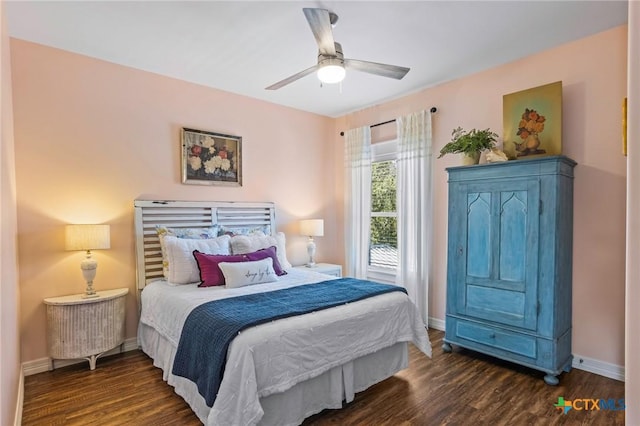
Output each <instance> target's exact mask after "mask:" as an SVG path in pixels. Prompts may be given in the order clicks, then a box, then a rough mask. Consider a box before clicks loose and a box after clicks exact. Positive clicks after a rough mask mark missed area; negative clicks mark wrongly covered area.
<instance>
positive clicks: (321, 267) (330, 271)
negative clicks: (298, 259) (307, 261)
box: [295, 263, 342, 277]
mask: <svg viewBox="0 0 640 426" xmlns="http://www.w3.org/2000/svg"><path fill="white" fill-rule="evenodd" d="M295 268H296V269H300V270H301V271H313V272H320V273H321V274H327V275H331V276H333V277H342V266H341V265H335V264H333V263H316V266H314V267H312V268H308V267H306V266H305V265H302V266H296V267H295Z"/></svg>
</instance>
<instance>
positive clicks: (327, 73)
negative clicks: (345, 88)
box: [318, 64, 346, 84]
mask: <svg viewBox="0 0 640 426" xmlns="http://www.w3.org/2000/svg"><path fill="white" fill-rule="evenodd" d="M345 74H346V72H345V69H344V66H342V64H327V65H324V66H321V67H320V68H318V79H319V80H320V81H321V82H323V83H326V84H334V83H340V82H341V81H342V80H344V76H345Z"/></svg>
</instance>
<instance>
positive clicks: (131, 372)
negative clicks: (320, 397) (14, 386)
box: [23, 331, 624, 426]
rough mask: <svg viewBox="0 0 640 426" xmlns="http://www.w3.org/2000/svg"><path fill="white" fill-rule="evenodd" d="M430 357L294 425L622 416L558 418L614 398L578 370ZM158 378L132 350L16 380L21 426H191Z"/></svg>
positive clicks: (418, 357)
mask: <svg viewBox="0 0 640 426" xmlns="http://www.w3.org/2000/svg"><path fill="white" fill-rule="evenodd" d="M429 335H430V338H431V342H432V344H433V349H434V350H433V359H428V358H426V357H425V356H424V355H422V354H421V353H420V352H418V350H417V349H415V348H414V347H412V348H411V353H410V366H409V368H408V369H406V370H404V371H402V372H400V373H398V374H397V375H395V376H394V377H392V378H389V379H387V380H385V381H384V382H382V383H379V384H377V385H375V386H372V387H371V388H369V389H367V390H366V391H364V392H361V393H359V394H358V395H356V398H355V400H354V401H353V402H352V403H350V404H347V405H346V406H345V407H344V408H343V409H341V410H325V411H323V412H322V413H320V414H317V415H315V416H313V417H311V418H309V419H307V420H306V421H305V422H304V425H307V426H310V425H313V426H320V425H394V426H395V425H445V424H448V425H470V424H475V425H556V424H557V425H574V424H575V425H607V426H608V425H623V424H624V411H606V410H599V411H584V410H583V411H577V410H571V411H569V412H568V413H567V414H566V415H565V414H561V413H560V412H559V411H558V410H556V408H555V407H554V404H555V403H556V402H557V401H558V397H560V396H562V397H564V399H565V400H574V399H582V398H590V399H600V398H604V399H616V400H617V399H622V398H624V383H622V382H618V381H615V380H612V379H607V378H604V377H601V376H598V375H594V374H590V373H586V372H584V371H580V370H572V371H571V372H570V373H568V374H567V373H565V374H563V375H562V376H561V379H560V385H559V386H557V387H551V386H547V385H546V384H545V383H544V382H543V380H542V377H543V376H544V374H543V373H541V372H538V371H535V370H530V369H527V368H524V367H520V366H517V365H514V364H510V363H507V362H503V361H499V360H496V359H494V358H491V357H486V356H483V355H480V354H477V353H475V352H471V351H467V350H463V349H457V348H456V349H455V350H454V353H452V354H445V353H443V352H442V349H441V348H440V346H441V344H442V336H443V333H442V332H439V331H430V332H429ZM198 424H200V422H199V421H198V419H197V417H196V416H195V415H194V414H193V413H192V412H191V410H190V408H189V407H188V405H187V404H186V403H185V402H184V401H183V400H182V398H181V397H179V396H178V395H176V394H175V393H174V392H173V388H171V387H170V386H168V385H167V384H166V383H165V382H164V381H163V380H162V372H161V370H160V369H158V368H155V367H154V366H153V364H152V361H151V360H150V359H149V358H148V357H147V356H146V355H145V354H144V353H142V352H141V351H131V352H127V353H124V354H120V355H114V356H111V357H107V358H104V359H99V360H98V367H97V369H96V370H94V371H89V369H88V365H87V364H86V363H85V364H76V365H72V366H69V367H64V368H61V369H58V370H55V371H52V372H46V373H40V374H37V375H33V376H29V377H26V378H25V395H24V409H23V425H25V426H29V425H38V426H39V425H198Z"/></svg>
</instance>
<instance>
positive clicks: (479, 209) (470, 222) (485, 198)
mask: <svg viewBox="0 0 640 426" xmlns="http://www.w3.org/2000/svg"><path fill="white" fill-rule="evenodd" d="M491 195H492V194H491V193H490V192H484V193H478V192H473V193H469V194H468V195H467V259H466V261H467V275H468V276H470V277H479V278H489V274H490V273H491V262H492V252H491V233H492V229H491Z"/></svg>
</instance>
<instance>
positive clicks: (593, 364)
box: [571, 354, 624, 382]
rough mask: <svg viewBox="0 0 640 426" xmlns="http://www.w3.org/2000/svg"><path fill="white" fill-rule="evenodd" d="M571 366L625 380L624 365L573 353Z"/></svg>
mask: <svg viewBox="0 0 640 426" xmlns="http://www.w3.org/2000/svg"><path fill="white" fill-rule="evenodd" d="M571 367H573V368H576V369H578V370H584V371H588V372H589V373H593V374H598V375H600V376H604V377H608V378H610V379H614V380H619V381H621V382H624V366H621V365H616V364H610V363H608V362H604V361H599V360H597V359H593V358H587V357H586V356H581V355H578V354H573V362H572V363H571Z"/></svg>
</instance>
